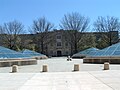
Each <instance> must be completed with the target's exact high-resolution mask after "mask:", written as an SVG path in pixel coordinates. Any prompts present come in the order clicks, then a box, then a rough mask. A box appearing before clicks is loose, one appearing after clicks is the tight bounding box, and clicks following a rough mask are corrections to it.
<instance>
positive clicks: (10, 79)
mask: <svg viewBox="0 0 120 90" xmlns="http://www.w3.org/2000/svg"><path fill="white" fill-rule="evenodd" d="M0 90H120V71H118V70H117V71H112V70H111V71H90V72H64V73H63V72H53V73H52V72H51V73H9V74H6V73H1V74H0Z"/></svg>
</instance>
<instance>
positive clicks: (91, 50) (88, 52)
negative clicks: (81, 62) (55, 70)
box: [72, 47, 99, 57]
mask: <svg viewBox="0 0 120 90" xmlns="http://www.w3.org/2000/svg"><path fill="white" fill-rule="evenodd" d="M98 50H99V49H97V48H93V47H92V48H89V49H86V50H83V51H81V52H78V53H76V54H74V55H73V56H72V57H79V56H81V55H85V56H91V55H94V54H95V53H96V52H97V51H98Z"/></svg>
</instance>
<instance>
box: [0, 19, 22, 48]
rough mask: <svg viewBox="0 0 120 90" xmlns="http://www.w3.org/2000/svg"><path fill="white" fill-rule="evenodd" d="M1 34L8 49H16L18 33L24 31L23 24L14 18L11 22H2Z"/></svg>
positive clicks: (18, 40)
mask: <svg viewBox="0 0 120 90" xmlns="http://www.w3.org/2000/svg"><path fill="white" fill-rule="evenodd" d="M0 31H1V34H3V37H2V38H3V42H4V44H5V45H6V46H7V47H8V48H10V49H17V48H18V45H19V43H20V38H19V34H21V33H24V26H23V25H22V23H20V22H18V21H16V20H14V21H12V22H8V23H4V25H3V26H2V25H1V26H0Z"/></svg>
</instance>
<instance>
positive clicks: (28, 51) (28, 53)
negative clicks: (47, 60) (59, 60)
mask: <svg viewBox="0 0 120 90" xmlns="http://www.w3.org/2000/svg"><path fill="white" fill-rule="evenodd" d="M21 53H23V54H25V55H29V56H45V55H44V54H41V53H38V52H35V51H31V50H28V49H25V50H23V51H21Z"/></svg>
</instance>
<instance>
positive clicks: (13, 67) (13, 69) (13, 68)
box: [12, 65, 18, 73]
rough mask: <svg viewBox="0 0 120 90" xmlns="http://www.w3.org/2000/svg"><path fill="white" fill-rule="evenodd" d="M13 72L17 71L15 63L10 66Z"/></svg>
mask: <svg viewBox="0 0 120 90" xmlns="http://www.w3.org/2000/svg"><path fill="white" fill-rule="evenodd" d="M14 72H18V66H17V65H13V66H12V73H14Z"/></svg>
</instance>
